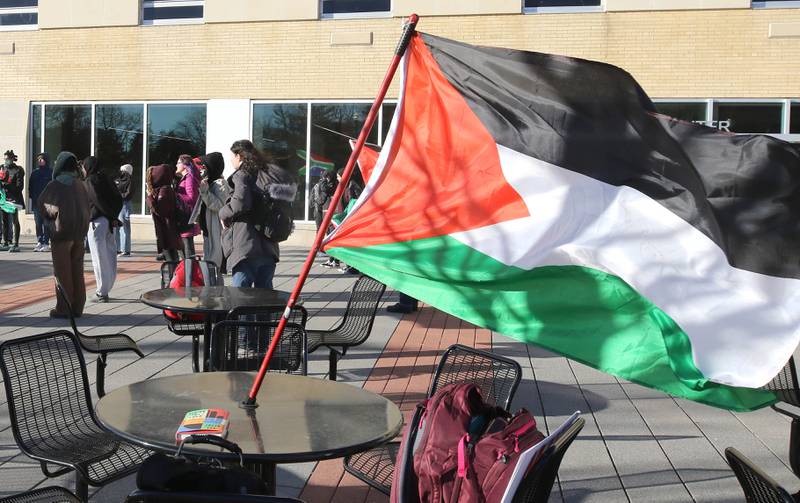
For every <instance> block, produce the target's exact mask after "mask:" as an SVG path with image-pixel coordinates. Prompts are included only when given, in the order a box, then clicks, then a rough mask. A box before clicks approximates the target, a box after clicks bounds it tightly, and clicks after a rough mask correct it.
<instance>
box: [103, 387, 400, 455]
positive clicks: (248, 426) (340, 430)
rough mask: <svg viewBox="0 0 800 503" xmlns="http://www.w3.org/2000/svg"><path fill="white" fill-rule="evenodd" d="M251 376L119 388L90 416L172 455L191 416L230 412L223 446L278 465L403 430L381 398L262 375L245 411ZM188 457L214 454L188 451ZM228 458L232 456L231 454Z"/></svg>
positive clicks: (362, 446)
mask: <svg viewBox="0 0 800 503" xmlns="http://www.w3.org/2000/svg"><path fill="white" fill-rule="evenodd" d="M254 377H255V373H252V372H206V373H196V374H187V375H178V376H170V377H162V378H157V379H148V380H146V381H142V382H138V383H134V384H131V385H128V386H123V387H121V388H118V389H116V390H114V391H112V392H110V393H108V394H107V395H106V396H104V397H103V398H101V399H100V401H99V402H98V403H97V408H96V412H97V417H98V419H99V420H100V422H101V423H102V424H103V425H105V426H106V427H107V428H108V429H110V430H111V431H112V432H114V433H115V434H117V435H119V436H120V437H122V438H124V439H126V440H128V441H129V442H132V443H134V444H137V445H143V446H146V447H149V448H152V449H156V450H161V451H167V452H174V451H175V450H177V446H176V443H175V431H176V430H177V429H178V425H180V423H181V421H182V420H183V417H184V415H185V414H186V413H187V412H188V411H190V410H195V409H206V408H208V409H210V408H220V409H225V410H227V411H228V412H229V413H230V419H229V427H228V434H227V436H226V437H225V438H226V439H227V440H230V441H232V442H235V443H236V444H238V445H239V447H241V449H242V452H243V455H244V457H245V458H246V459H250V460H258V461H271V462H279V463H291V462H303V461H315V460H320V459H328V458H339V457H344V456H347V455H350V454H354V453H356V452H361V451H364V450H367V449H370V448H372V447H375V446H377V445H380V444H382V443H384V442H388V441H389V440H391V439H392V438H394V437H395V436H396V435H397V434H398V433H399V432H400V428H401V427H402V425H403V416H402V414H401V412H400V409H398V408H397V406H396V405H395V404H393V403H392V402H391V401H389V400H387V399H386V398H384V397H382V396H380V395H376V394H375V393H372V392H369V391H366V390H363V389H361V388H357V387H355V386H351V385H349V384H344V383H338V382H335V381H328V380H323V379H316V378H311V377H302V376H292V375H286V374H267V375H266V376H265V378H264V382H263V384H262V386H261V389H260V390H259V393H258V399H257V402H258V407H257V408H255V409H250V410H245V409H242V408H241V407H239V404H240V403H241V402H242V400H244V399H245V398H247V394H248V391H249V390H250V386H251V385H252V383H253V379H254ZM184 450H186V451H187V452H191V451H209V450H211V451H214V452H215V456H216V455H217V454H216V453H218V452H219V451H220V449H219V448H218V447H214V446H205V445H187V446H186V448H185V449H184ZM230 456H234V455H230Z"/></svg>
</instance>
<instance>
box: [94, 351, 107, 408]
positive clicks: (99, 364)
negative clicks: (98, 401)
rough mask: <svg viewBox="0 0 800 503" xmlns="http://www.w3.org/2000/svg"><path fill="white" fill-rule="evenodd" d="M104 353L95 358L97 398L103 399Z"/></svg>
mask: <svg viewBox="0 0 800 503" xmlns="http://www.w3.org/2000/svg"><path fill="white" fill-rule="evenodd" d="M106 356H107V355H106V353H100V356H98V357H97V363H96V365H97V396H98V397H99V398H103V396H105V394H106Z"/></svg>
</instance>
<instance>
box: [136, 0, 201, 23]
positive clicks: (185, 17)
mask: <svg viewBox="0 0 800 503" xmlns="http://www.w3.org/2000/svg"><path fill="white" fill-rule="evenodd" d="M202 20H203V0H145V1H144V2H142V23H143V24H176V23H197V22H201V21H202Z"/></svg>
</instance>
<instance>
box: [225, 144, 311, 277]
mask: <svg viewBox="0 0 800 503" xmlns="http://www.w3.org/2000/svg"><path fill="white" fill-rule="evenodd" d="M231 164H233V167H234V168H235V169H236V171H235V172H234V173H233V174H232V175H231V176H230V178H229V179H228V185H229V186H230V188H231V190H232V195H231V197H230V199H229V200H228V202H227V204H226V205H225V206H223V207H222V209H220V211H219V218H220V220H221V221H222V225H223V227H224V230H223V233H222V250H223V253H224V254H225V257H226V258H227V259H228V269H229V270H230V271H231V272H232V273H233V280H232V283H233V286H255V287H257V288H272V278H273V276H274V274H275V266H276V264H277V262H278V260H279V259H280V249H279V247H278V242H277V241H275V240H274V239H272V238H271V237H269V236H268V235H267V233H266V231H267V229H265V227H264V223H265V222H266V220H267V218H266V216H267V212H268V211H269V208H268V207H267V206H268V205H267V201H268V199H269V198H270V197H271V198H273V199H282V200H285V201H294V198H295V196H296V194H297V183H296V181H295V180H294V178H293V177H292V176H291V174H290V173H289V172H288V171H287V170H285V169H283V168H281V167H280V166H278V165H277V164H275V163H273V162H270V160H269V159H267V157H265V156H264V154H263V153H262V152H261V151H259V150H258V149H257V148H256V147H255V146H254V145H253V143H252V142H251V141H249V140H239V141H236V142H234V143H233V145H232V146H231ZM265 195H266V196H265Z"/></svg>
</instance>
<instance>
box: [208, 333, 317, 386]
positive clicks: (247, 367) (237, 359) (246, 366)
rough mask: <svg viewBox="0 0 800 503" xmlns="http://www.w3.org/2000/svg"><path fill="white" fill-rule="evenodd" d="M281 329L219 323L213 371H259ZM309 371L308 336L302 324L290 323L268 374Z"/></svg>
mask: <svg viewBox="0 0 800 503" xmlns="http://www.w3.org/2000/svg"><path fill="white" fill-rule="evenodd" d="M277 327H278V323H277V322H273V321H242V320H223V321H221V322H219V323H217V324H216V325H214V329H213V330H212V333H211V370H212V371H229V370H240V371H252V370H258V369H259V368H260V366H261V360H262V359H263V358H264V355H265V354H266V353H267V349H268V348H269V345H270V342H271V341H272V338H273V336H274V335H275V330H276V329H277ZM307 369H308V355H307V351H306V332H305V330H304V329H303V327H302V326H301V325H299V324H296V323H287V324H286V326H285V327H284V330H283V334H282V335H281V340H280V342H278V346H277V348H276V349H275V353H273V355H272V360H271V361H270V365H269V368H268V369H267V370H268V371H270V372H281V373H285V374H297V375H306V374H307V372H308V370H307Z"/></svg>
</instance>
